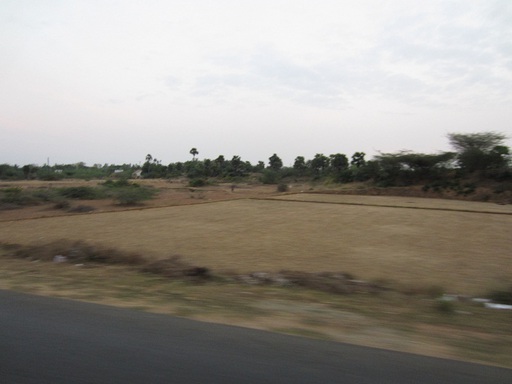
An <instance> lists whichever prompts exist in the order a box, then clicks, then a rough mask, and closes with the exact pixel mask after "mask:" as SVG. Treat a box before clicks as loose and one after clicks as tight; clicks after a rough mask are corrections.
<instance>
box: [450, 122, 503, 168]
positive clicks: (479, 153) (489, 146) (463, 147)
mask: <svg viewBox="0 0 512 384" xmlns="http://www.w3.org/2000/svg"><path fill="white" fill-rule="evenodd" d="M505 139H506V136H505V135H503V134H501V133H497V132H480V133H449V134H448V140H449V141H450V144H451V145H452V147H453V148H455V150H456V151H457V161H458V163H459V166H460V167H461V168H462V169H463V170H464V171H466V172H468V173H472V172H475V171H485V170H487V169H492V168H499V167H503V166H505V165H507V162H508V153H509V149H508V147H506V146H504V145H502V144H503V141H504V140H505Z"/></svg>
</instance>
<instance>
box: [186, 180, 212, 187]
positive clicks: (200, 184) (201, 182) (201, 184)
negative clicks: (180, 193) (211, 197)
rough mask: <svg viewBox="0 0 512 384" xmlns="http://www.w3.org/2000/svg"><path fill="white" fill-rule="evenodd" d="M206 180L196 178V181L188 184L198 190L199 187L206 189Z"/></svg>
mask: <svg viewBox="0 0 512 384" xmlns="http://www.w3.org/2000/svg"><path fill="white" fill-rule="evenodd" d="M206 184H207V183H206V180H205V179H201V178H195V179H192V180H190V181H189V182H188V185H189V186H190V187H194V188H197V187H204V186H205V185H206Z"/></svg>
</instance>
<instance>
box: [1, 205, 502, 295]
mask: <svg viewBox="0 0 512 384" xmlns="http://www.w3.org/2000/svg"><path fill="white" fill-rule="evenodd" d="M306 196H307V195H300V197H301V198H304V197H306ZM342 197H343V198H347V197H348V196H326V197H325V200H323V201H328V202H329V201H330V199H333V198H335V199H339V198H342ZM293 198H297V196H294V197H293ZM314 199H319V196H318V195H314ZM322 199H324V197H322ZM357 199H359V201H363V203H366V204H371V206H364V205H344V204H314V203H310V202H291V201H278V200H275V201H268V200H267V201H259V200H234V201H227V202H220V203H212V204H201V205H190V206H176V207H167V208H158V209H145V210H131V211H124V212H110V213H98V214H89V215H79V216H68V217H54V218H41V219H35V220H22V221H4V222H0V241H2V242H10V243H20V244H31V243H34V242H44V243H47V242H50V241H54V240H58V239H62V238H64V239H71V240H84V241H86V242H88V243H93V244H94V243H100V244H102V245H104V246H107V247H115V248H119V249H121V250H125V251H130V252H137V253H141V254H143V255H144V256H145V257H154V258H155V259H156V258H162V257H167V256H169V255H172V254H181V255H183V256H184V257H185V259H186V260H187V261H190V262H191V263H193V264H196V265H203V266H206V267H209V268H211V269H213V270H220V271H223V270H235V271H239V272H250V271H277V270H280V269H293V270H302V271H313V272H315V271H316V272H320V271H339V272H349V273H351V274H353V275H355V276H356V277H358V278H361V279H367V280H380V281H383V280H387V281H392V282H394V283H396V284H402V285H405V286H408V287H410V288H411V289H412V290H414V289H418V290H421V289H424V288H425V287H429V286H441V287H444V288H445V289H446V290H447V291H449V292H453V293H462V294H481V293H483V292H487V291H489V290H492V289H499V288H503V287H508V286H509V285H510V282H511V281H512V263H511V260H510V250H511V249H512V237H511V236H510V228H511V227H512V226H511V224H512V216H510V215H498V214H488V213H477V212H464V211H463V210H461V211H440V210H428V209H422V210H418V209H407V208H388V207H382V206H380V207H379V206H376V205H379V204H380V205H388V204H382V203H379V202H382V197H369V196H365V197H363V196H358V197H357ZM398 199H401V200H400V201H401V202H402V203H401V204H399V205H404V204H409V205H411V204H412V203H411V202H410V201H411V198H398ZM418 200H421V202H422V203H423V204H427V205H431V204H434V206H435V204H436V203H438V204H440V203H441V201H438V200H434V201H430V200H427V199H418ZM388 201H389V200H388ZM330 202H332V203H336V202H339V201H330ZM450 203H455V204H459V203H460V204H465V205H464V206H467V207H470V208H471V209H466V210H474V209H475V207H477V205H475V204H476V203H469V202H464V203H463V202H450ZM358 204H359V203H358ZM394 204H398V202H397V201H395V202H394ZM443 204H444V203H443ZM486 207H489V206H488V205H486ZM496 207H497V208H498V209H499V208H501V206H496ZM427 208H428V207H427ZM503 208H504V209H508V208H509V207H503ZM478 209H480V208H478Z"/></svg>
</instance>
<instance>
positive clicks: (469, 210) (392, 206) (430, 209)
mask: <svg viewBox="0 0 512 384" xmlns="http://www.w3.org/2000/svg"><path fill="white" fill-rule="evenodd" d="M316 194H318V195H321V194H320V193H316ZM326 195H329V194H326ZM247 199H248V200H268V201H284V202H291V203H311V204H337V205H355V206H363V207H377V208H380V207H382V208H406V209H420V210H426V211H445V212H462V213H483V214H491V215H508V216H512V212H495V211H485V210H473V209H456V208H432V207H411V206H407V205H398V204H371V203H368V204H367V203H353V202H341V201H340V202H335V201H309V200H300V199H280V198H279V197H277V198H276V197H249V198H247Z"/></svg>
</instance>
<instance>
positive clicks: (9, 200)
mask: <svg viewBox="0 0 512 384" xmlns="http://www.w3.org/2000/svg"><path fill="white" fill-rule="evenodd" d="M0 196H1V197H0V202H1V203H3V204H7V205H11V206H22V205H36V204H38V203H39V200H38V199H37V198H36V197H35V196H34V195H33V194H32V193H30V192H29V191H26V190H23V189H22V188H20V187H13V188H6V189H4V190H3V191H1V192H0Z"/></svg>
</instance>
